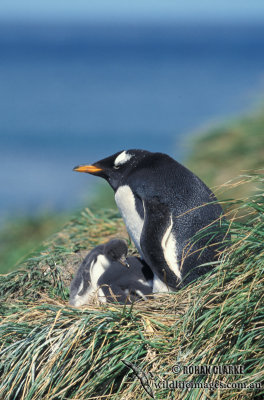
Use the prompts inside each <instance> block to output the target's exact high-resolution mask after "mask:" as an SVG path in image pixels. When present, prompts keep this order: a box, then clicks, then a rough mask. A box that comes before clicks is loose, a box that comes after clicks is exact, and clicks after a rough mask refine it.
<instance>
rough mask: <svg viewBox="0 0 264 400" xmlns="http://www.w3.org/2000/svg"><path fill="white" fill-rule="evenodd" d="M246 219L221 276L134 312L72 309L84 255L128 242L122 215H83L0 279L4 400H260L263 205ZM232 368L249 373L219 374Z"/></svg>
mask: <svg viewBox="0 0 264 400" xmlns="http://www.w3.org/2000/svg"><path fill="white" fill-rule="evenodd" d="M254 179H255V180H257V181H258V182H261V183H263V176H259V177H258V179H256V177H254ZM239 210H240V215H241V210H244V211H245V213H246V214H247V218H242V219H241V216H240V217H239V218H238V219H237V220H236V218H233V220H232V223H231V224H230V232H231V233H232V244H231V247H229V248H228V250H226V251H225V252H224V253H223V254H222V255H221V258H220V260H219V262H218V263H217V264H216V266H215V269H214V271H213V272H211V273H209V274H207V275H205V276H204V277H203V278H201V279H200V280H198V281H196V282H194V283H192V284H190V285H188V286H187V287H185V288H183V289H181V290H180V291H178V292H176V293H170V294H162V295H161V294H160V295H157V296H156V297H155V298H154V299H153V300H148V301H146V302H142V303H137V304H134V305H132V306H122V305H118V304H109V305H105V304H103V305H100V306H96V305H94V306H92V307H91V306H87V307H83V308H80V309H76V308H73V307H70V306H69V304H68V296H69V289H68V286H69V281H70V278H71V276H72V273H73V271H74V269H76V267H77V265H78V264H79V263H80V261H81V259H82V258H83V256H84V255H85V254H86V253H87V249H90V248H92V247H94V246H95V245H97V244H99V243H101V242H103V241H106V240H108V239H109V238H110V237H113V236H115V237H116V236H122V237H124V235H126V233H125V230H124V226H123V223H122V220H121V219H120V218H119V216H118V215H117V214H116V213H115V212H113V211H102V212H101V213H98V214H96V215H94V214H92V213H91V212H90V211H89V210H84V211H83V212H82V213H81V214H80V215H79V216H78V217H76V218H75V219H73V220H72V221H71V222H70V223H69V224H68V225H67V226H65V228H64V229H63V230H62V231H61V232H60V233H58V234H56V235H54V236H53V237H52V238H51V240H50V241H49V242H48V243H45V245H44V246H43V249H42V251H41V252H40V253H39V254H38V255H36V256H34V257H31V258H30V259H28V260H27V261H26V262H25V263H24V265H22V266H21V269H19V270H18V271H15V272H11V273H10V274H7V275H2V276H0V300H1V303H0V312H1V322H0V376H1V378H0V399H1V400H2V399H4V400H18V399H19V400H20V399H21V400H37V399H41V400H66V399H74V400H88V399H111V400H117V399H118V400H120V399H124V400H129V399H150V398H155V399H184V400H185V399H186V400H187V399H188V400H197V399H220V398H221V399H247V400H248V399H255V398H259V399H261V398H263V395H264V390H263V387H261V382H263V376H264V371H263V365H264V353H263V347H264V341H263V328H264V324H263V316H264V302H263V287H264V285H263V283H264V282H263V281H264V279H263V266H264V197H263V195H262V194H261V193H259V194H257V195H255V196H254V197H252V198H251V199H249V200H248V201H246V202H243V203H242V204H240V205H239ZM130 250H131V252H132V253H133V252H134V249H133V248H132V247H131V246H130ZM230 365H232V366H241V370H240V371H235V373H234V374H228V373H227V370H224V372H223V370H221V368H219V366H222V367H223V366H230ZM195 366H196V367H197V366H199V368H204V369H202V370H199V371H198V370H197V369H195V368H194V367H195ZM206 366H211V368H212V367H214V368H212V369H211V370H210V371H209V372H210V373H208V370H207V371H206V370H205V368H206ZM197 371H198V372H197ZM229 372H230V371H229Z"/></svg>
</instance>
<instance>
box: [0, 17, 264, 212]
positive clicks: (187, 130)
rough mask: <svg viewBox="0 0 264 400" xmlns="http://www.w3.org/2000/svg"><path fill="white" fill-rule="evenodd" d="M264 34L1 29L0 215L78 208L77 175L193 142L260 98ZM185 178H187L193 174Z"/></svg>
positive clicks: (81, 199)
mask: <svg viewBox="0 0 264 400" xmlns="http://www.w3.org/2000/svg"><path fill="white" fill-rule="evenodd" d="M263 45H264V26H261V25H250V24H234V25H232V24H231V23H229V24H218V25H217V24H214V25H213V24H204V25H201V24H200V25H199V24H196V25H195V24H184V23H182V24H180V23H179V24H176V23H175V24H148V25H145V26H144V25H143V24H131V25H122V24H119V25H115V26H113V25H109V24H105V25H102V24H97V25H96V24H79V25H78V24H66V23H64V24H62V23H61V24H55V23H52V24H44V23H42V24H37V23H36V24H28V25H26V24H22V23H20V24H12V23H9V24H8V23H3V24H1V26H0V90H1V96H0V136H1V139H0V140H1V145H0V157H1V161H2V168H1V170H0V185H1V196H0V216H10V215H14V214H18V213H29V214H31V213H34V212H37V211H38V210H42V209H49V210H54V211H56V210H68V209H72V208H75V207H79V206H82V205H85V204H87V201H88V199H89V191H90V190H92V188H93V185H94V184H96V183H98V180H96V179H95V178H94V177H90V176H88V175H86V174H75V173H74V172H72V168H73V167H74V166H75V165H78V164H82V163H86V162H89V163H90V162H95V161H97V160H99V159H101V158H104V157H106V156H107V155H110V154H112V153H114V152H117V151H119V150H124V149H129V148H142V149H147V150H150V151H161V152H165V153H168V154H170V155H171V156H173V157H175V158H176V159H177V160H178V161H180V162H181V161H184V158H185V156H186V154H187V152H188V146H187V145H186V143H188V142H189V143H190V142H191V138H192V136H191V135H194V136H195V133H194V132H196V133H198V132H199V131H201V129H202V127H203V126H206V125H210V124H212V123H213V121H225V120H226V119H230V118H233V117H234V118H235V116H236V115H240V114H241V113H243V112H245V111H246V110H248V109H250V108H252V107H254V106H256V105H257V104H258V103H260V102H261V100H262V93H263V88H264V52H263V48H264V46H263ZM194 172H195V171H194Z"/></svg>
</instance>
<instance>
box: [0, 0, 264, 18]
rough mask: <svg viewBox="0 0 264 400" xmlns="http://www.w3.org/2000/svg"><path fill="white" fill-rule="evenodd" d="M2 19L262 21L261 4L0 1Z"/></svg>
mask: <svg viewBox="0 0 264 400" xmlns="http://www.w3.org/2000/svg"><path fill="white" fill-rule="evenodd" d="M0 18H2V19H3V18H4V19H56V20H58V19H62V20H63V19H96V20H98V19H99V20H100V19H102V20H105V19H110V20H124V19H125V20H135V19H136V20H138V19H149V20H152V19H214V20H217V19H224V20H252V19H264V0H1V1H0Z"/></svg>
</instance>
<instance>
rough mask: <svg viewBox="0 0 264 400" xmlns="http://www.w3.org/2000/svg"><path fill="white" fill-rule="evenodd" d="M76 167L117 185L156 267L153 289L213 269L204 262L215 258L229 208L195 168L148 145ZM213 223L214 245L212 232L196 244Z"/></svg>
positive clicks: (131, 228)
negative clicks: (223, 215) (221, 204)
mask: <svg viewBox="0 0 264 400" xmlns="http://www.w3.org/2000/svg"><path fill="white" fill-rule="evenodd" d="M74 170H75V171H78V172H87V173H89V174H92V175H96V176H100V177H102V178H104V179H106V180H107V182H108V183H109V184H110V186H111V187H112V188H113V190H114V192H115V201H116V204H117V206H118V208H119V210H120V213H121V215H122V217H123V219H124V222H125V224H126V227H127V230H128V233H129V234H130V236H131V238H132V240H133V241H134V243H135V245H136V247H137V249H138V251H139V253H140V254H141V256H142V258H143V259H144V260H145V261H146V263H147V264H148V265H149V266H150V268H151V269H152V271H153V273H154V284H153V292H164V291H168V290H171V289H177V288H179V287H180V286H181V285H184V284H187V283H189V282H190V281H192V280H194V279H196V278H197V277H198V276H199V275H201V274H203V273H205V272H207V271H208V269H210V267H209V266H207V267H205V266H204V267H199V265H201V264H204V263H210V262H211V261H213V260H215V257H216V253H217V249H218V245H217V244H218V243H219V242H221V241H222V239H223V237H224V236H223V234H220V233H219V234H216V232H217V229H218V227H219V224H220V219H221V215H222V213H223V210H222V208H221V206H220V205H219V203H217V201H216V198H215V196H214V194H213V193H212V191H211V190H210V189H209V188H208V187H207V186H206V185H205V184H204V183H203V182H202V181H201V180H200V179H199V178H198V177H197V176H196V175H195V174H194V173H192V172H191V171H189V170H188V169H187V168H185V167H184V166H183V165H181V164H180V163H178V162H177V161H175V160H174V159H173V158H171V157H169V156H168V155H166V154H163V153H152V152H149V151H145V150H126V151H120V152H118V153H116V154H114V155H112V156H110V157H107V158H105V159H102V160H100V161H98V162H96V163H94V164H92V165H80V166H78V167H75V168H74ZM209 225H210V226H211V228H210V229H211V232H212V236H211V241H210V246H209V245H208V246H206V245H207V243H208V240H209V238H208V236H207V237H203V238H200V240H197V241H196V242H195V243H192V245H190V241H191V239H192V238H193V237H194V235H195V234H196V233H197V232H198V231H199V230H201V229H202V228H204V227H206V226H209ZM201 249H203V250H202V251H201Z"/></svg>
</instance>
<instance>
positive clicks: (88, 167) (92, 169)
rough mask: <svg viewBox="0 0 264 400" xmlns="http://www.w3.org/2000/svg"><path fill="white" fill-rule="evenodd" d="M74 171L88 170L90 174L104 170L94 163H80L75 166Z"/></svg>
mask: <svg viewBox="0 0 264 400" xmlns="http://www.w3.org/2000/svg"><path fill="white" fill-rule="evenodd" d="M73 171H77V172H87V173H88V174H94V173H95V172H99V171H102V168H98V167H96V166H94V165H79V166H78V167H74V168H73Z"/></svg>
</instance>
